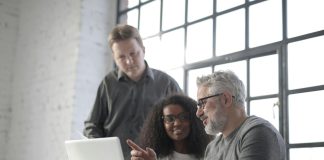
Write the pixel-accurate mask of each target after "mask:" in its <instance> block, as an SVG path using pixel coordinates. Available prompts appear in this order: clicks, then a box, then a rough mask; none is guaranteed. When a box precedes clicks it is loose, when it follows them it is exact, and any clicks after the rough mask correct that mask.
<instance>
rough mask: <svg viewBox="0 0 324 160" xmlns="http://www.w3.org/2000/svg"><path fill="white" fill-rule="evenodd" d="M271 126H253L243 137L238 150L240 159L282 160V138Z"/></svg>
mask: <svg viewBox="0 0 324 160" xmlns="http://www.w3.org/2000/svg"><path fill="white" fill-rule="evenodd" d="M278 136H280V135H278V134H277V133H276V131H274V130H272V129H271V128H269V127H267V126H264V125H258V126H255V127H253V128H251V129H250V130H249V131H248V132H247V133H246V134H245V135H244V136H243V137H242V141H241V142H240V143H242V144H241V146H240V149H239V151H238V150H237V151H236V152H240V153H238V155H239V159H240V160H260V159H262V160H281V158H282V156H281V155H282V153H281V152H282V150H281V149H282V147H283V146H282V142H281V141H282V139H280V137H278Z"/></svg>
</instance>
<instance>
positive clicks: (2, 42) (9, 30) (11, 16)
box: [0, 0, 19, 160]
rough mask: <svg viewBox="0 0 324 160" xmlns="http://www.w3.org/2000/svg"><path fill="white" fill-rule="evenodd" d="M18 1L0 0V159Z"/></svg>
mask: <svg viewBox="0 0 324 160" xmlns="http://www.w3.org/2000/svg"><path fill="white" fill-rule="evenodd" d="M18 14H19V11H18V1H17V0H0V160H4V159H5V153H6V150H7V147H6V146H7V144H8V131H9V127H10V125H9V124H10V115H11V108H10V99H11V81H12V67H13V65H12V63H13V58H14V55H15V47H16V37H17V31H18V18H19V17H18Z"/></svg>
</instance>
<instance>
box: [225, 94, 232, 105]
mask: <svg viewBox="0 0 324 160" xmlns="http://www.w3.org/2000/svg"><path fill="white" fill-rule="evenodd" d="M223 95H224V104H225V105H226V106H231V105H232V104H233V97H232V94H231V93H229V92H226V91H225V92H224V93H223Z"/></svg>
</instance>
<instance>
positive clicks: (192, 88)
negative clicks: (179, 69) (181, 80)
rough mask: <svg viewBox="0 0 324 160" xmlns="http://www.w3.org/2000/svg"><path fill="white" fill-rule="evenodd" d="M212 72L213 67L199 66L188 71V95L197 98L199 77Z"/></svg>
mask: <svg viewBox="0 0 324 160" xmlns="http://www.w3.org/2000/svg"><path fill="white" fill-rule="evenodd" d="M211 73H212V68H211V67H206V68H199V69H194V70H190V71H188V95H189V96H190V97H191V98H193V99H197V84H196V80H197V77H201V76H202V75H208V74H211Z"/></svg>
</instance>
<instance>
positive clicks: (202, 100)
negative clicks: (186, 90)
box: [197, 93, 223, 109]
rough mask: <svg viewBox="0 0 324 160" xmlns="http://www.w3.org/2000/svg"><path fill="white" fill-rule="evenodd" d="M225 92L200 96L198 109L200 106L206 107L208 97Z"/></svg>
mask: <svg viewBox="0 0 324 160" xmlns="http://www.w3.org/2000/svg"><path fill="white" fill-rule="evenodd" d="M222 94H223V93H217V94H214V95H211V96H207V97H204V98H200V99H199V100H198V103H197V106H198V109H200V108H204V107H205V104H206V103H207V99H208V98H211V97H216V96H220V95H222Z"/></svg>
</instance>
